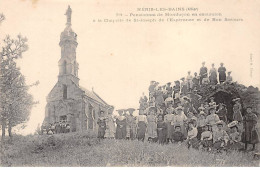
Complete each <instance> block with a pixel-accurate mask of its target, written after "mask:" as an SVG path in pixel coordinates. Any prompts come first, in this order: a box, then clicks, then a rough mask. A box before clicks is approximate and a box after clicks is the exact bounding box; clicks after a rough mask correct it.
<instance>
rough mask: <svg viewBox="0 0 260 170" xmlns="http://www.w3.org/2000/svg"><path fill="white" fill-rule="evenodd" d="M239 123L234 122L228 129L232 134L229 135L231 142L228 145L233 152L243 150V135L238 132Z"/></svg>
mask: <svg viewBox="0 0 260 170" xmlns="http://www.w3.org/2000/svg"><path fill="white" fill-rule="evenodd" d="M237 124H238V121H233V122H231V123H229V124H228V128H230V130H231V132H230V134H229V141H228V143H227V148H228V149H233V150H241V149H243V145H242V143H241V142H240V141H241V134H240V133H239V132H238V127H237Z"/></svg>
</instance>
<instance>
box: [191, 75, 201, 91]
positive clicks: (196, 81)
mask: <svg viewBox="0 0 260 170" xmlns="http://www.w3.org/2000/svg"><path fill="white" fill-rule="evenodd" d="M192 83H193V89H195V88H196V89H197V90H198V88H199V83H200V79H199V77H193V79H192Z"/></svg>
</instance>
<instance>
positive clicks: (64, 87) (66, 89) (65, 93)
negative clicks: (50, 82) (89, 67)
mask: <svg viewBox="0 0 260 170" xmlns="http://www.w3.org/2000/svg"><path fill="white" fill-rule="evenodd" d="M67 91H68V88H67V86H66V85H63V99H67Z"/></svg>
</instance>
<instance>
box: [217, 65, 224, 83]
mask: <svg viewBox="0 0 260 170" xmlns="http://www.w3.org/2000/svg"><path fill="white" fill-rule="evenodd" d="M218 73H219V82H220V83H223V82H225V81H226V68H225V67H219V68H218Z"/></svg>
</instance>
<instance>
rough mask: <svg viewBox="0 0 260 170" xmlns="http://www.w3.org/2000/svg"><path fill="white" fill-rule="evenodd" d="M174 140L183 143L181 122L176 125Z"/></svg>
mask: <svg viewBox="0 0 260 170" xmlns="http://www.w3.org/2000/svg"><path fill="white" fill-rule="evenodd" d="M172 140H173V142H176V143H181V142H183V140H184V135H183V133H182V132H181V126H180V125H179V124H176V125H175V132H174V133H173V135H172Z"/></svg>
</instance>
